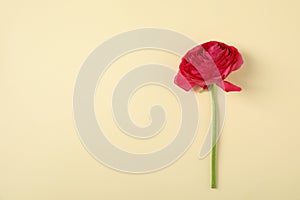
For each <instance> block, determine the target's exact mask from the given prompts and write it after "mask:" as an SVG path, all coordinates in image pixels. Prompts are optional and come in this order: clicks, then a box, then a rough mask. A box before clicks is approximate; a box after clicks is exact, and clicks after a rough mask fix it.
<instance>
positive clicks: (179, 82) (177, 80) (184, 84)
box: [174, 72, 196, 91]
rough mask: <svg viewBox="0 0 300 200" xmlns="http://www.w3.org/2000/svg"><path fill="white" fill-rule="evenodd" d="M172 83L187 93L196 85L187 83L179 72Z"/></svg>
mask: <svg viewBox="0 0 300 200" xmlns="http://www.w3.org/2000/svg"><path fill="white" fill-rule="evenodd" d="M174 83H175V84H176V85H178V86H179V87H181V88H182V89H184V90H185V91H189V90H190V89H192V88H193V87H194V86H195V85H196V84H195V83H192V82H189V81H188V80H187V79H186V78H185V77H184V76H183V75H182V74H181V73H180V72H178V74H177V75H176V76H175V78H174Z"/></svg>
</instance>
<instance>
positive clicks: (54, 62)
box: [0, 0, 300, 200]
mask: <svg viewBox="0 0 300 200" xmlns="http://www.w3.org/2000/svg"><path fill="white" fill-rule="evenodd" d="M0 4H1V7H0V25H1V31H0V71H1V73H0V91H1V101H0V102H1V103H0V111H1V112H0V113H1V114H0V120H1V126H0V132H1V139H0V159H1V164H0V199H1V200H18V199H22V200H40V199H45V200H48V199H49V200H50V199H51V200H52V199H73V200H81V199H108V200H119V199H132V200H138V199H144V200H150V199H151V200H152V199H173V200H182V199H189V200H196V199H208V200H215V199H228V200H229V199H230V200H231V199H245V200H252V199H264V200H265V199H272V200H281V199H290V200H296V199H300V191H299V184H300V172H299V168H300V156H299V154H298V152H299V149H298V148H299V146H300V135H299V132H300V129H299V122H298V118H299V117H298V112H299V102H300V95H299V94H298V92H299V81H298V79H299V73H300V71H299V61H298V60H299V46H300V39H299V38H300V37H299V35H300V24H299V19H300V14H299V9H300V4H299V2H298V1H296V0H287V1H279V0H273V1H271V0H270V1H267V0H251V1H241V0H227V1H217V0H210V1H203V0H186V1H170V0H165V1H158V0H152V1H139V0H123V1H122V0H111V1H91V0H87V1H71V0H62V1H58V0H54V1H38V0H28V1H16V0H11V1H4V0H1V1H0ZM140 27H158V28H168V29H172V30H175V31H178V32H181V33H183V34H185V35H187V36H189V37H191V38H193V39H194V40H195V41H197V42H199V43H202V42H205V41H208V40H219V41H224V42H226V43H229V44H233V45H235V46H237V47H238V48H239V49H240V51H241V52H242V54H243V56H244V59H245V65H244V66H243V68H242V69H241V70H240V71H239V72H236V73H234V74H232V76H230V78H229V80H230V81H232V82H233V83H236V84H237V85H240V86H242V87H243V89H244V90H243V92H241V93H229V94H227V106H226V108H227V114H226V123H225V128H224V132H223V135H222V137H221V140H220V141H219V147H218V153H219V158H218V165H219V168H218V189H217V190H211V189H210V188H209V182H210V174H209V171H210V169H209V166H210V160H209V158H206V159H204V160H199V159H198V153H199V148H200V145H201V143H202V141H203V139H204V135H205V133H206V130H207V128H208V125H209V118H210V105H211V104H210V99H209V94H208V93H202V94H199V95H198V101H199V104H200V108H201V111H200V115H201V124H200V127H199V129H198V132H197V136H196V138H195V141H194V142H193V144H192V145H191V148H190V149H189V150H188V151H187V152H186V153H185V155H184V156H183V157H182V158H180V159H179V160H178V161H177V162H176V163H174V164H173V165H171V166H169V167H168V168H165V169H163V170H160V171H158V172H156V173H150V174H144V175H131V174H126V173H120V172H117V171H114V170H112V169H110V168H107V167H105V166H103V165H101V164H100V163H98V162H97V161H96V160H95V159H93V158H92V157H91V156H90V155H89V153H88V152H87V151H86V150H85V149H84V147H83V146H82V144H81V142H80V140H79V138H78V136H77V133H76V130H75V125H74V122H73V111H72V95H73V88H74V83H75V80H76V76H77V74H78V71H79V69H80V66H81V64H82V62H83V61H84V60H85V59H86V57H87V56H88V55H89V53H90V52H91V51H92V50H93V49H94V48H95V47H96V46H97V45H99V44H100V43H101V42H103V41H105V40H106V39H108V38H110V37H111V36H112V35H115V34H117V33H120V32H123V31H128V30H132V29H136V28H140ZM145 62H158V63H163V64H168V65H170V66H171V67H173V68H174V69H177V65H178V63H179V58H178V57H176V56H174V55H170V54H167V53H164V52H159V51H141V52H136V54H134V53H133V54H130V55H127V56H124V57H123V58H121V59H120V60H119V61H117V62H116V63H114V64H113V65H112V66H111V68H110V70H109V71H107V74H106V76H105V77H103V80H102V83H101V84H102V86H104V87H103V90H104V91H106V92H107V94H110V93H111V88H113V85H114V84H115V83H116V81H117V80H118V78H120V77H121V75H122V73H123V74H124V73H125V72H126V70H129V69H130V68H131V67H133V66H135V65H136V64H140V63H145ZM120 66H126V67H124V69H122V70H123V71H119V70H118V69H120ZM109 79H111V82H110V80H109ZM101 84H100V85H101ZM164 92H165V91H164V90H163V89H162V88H156V87H155V86H149V87H146V88H144V90H142V91H140V92H138V93H137V94H136V95H135V96H134V98H133V99H132V101H131V103H130V105H129V110H130V111H131V113H132V119H133V120H134V121H135V122H136V123H137V124H141V125H145V124H147V123H149V119H148V115H147V112H148V109H149V107H150V106H151V105H152V104H153V103H155V102H157V101H161V102H160V103H161V104H166V111H167V116H168V117H169V118H168V120H171V121H173V122H174V120H175V122H176V120H177V121H179V118H178V114H179V107H178V105H177V103H176V101H175V100H174V97H173V96H172V95H170V94H169V93H168V92H167V91H166V94H165V95H161V98H160V99H157V98H155V97H156V96H157V95H158V94H161V93H164ZM145 95H147V100H146V101H145V102H142V101H143V100H144V97H145ZM96 99H98V100H99V101H96V108H97V109H96V112H97V116H98V120H99V119H100V118H101V115H103V114H104V115H105V116H106V118H105V117H104V118H105V119H103V120H105V121H104V122H105V123H103V124H104V125H103V128H104V129H105V130H107V133H109V134H107V137H109V138H110V139H111V140H112V141H113V142H115V143H116V144H117V145H118V146H120V147H122V148H124V149H127V150H129V151H143V152H149V151H153V150H155V149H158V148H160V147H162V146H163V145H165V144H167V143H168V142H169V141H170V138H172V137H173V136H174V135H175V134H176V131H177V130H178V125H176V124H175V126H171V125H172V124H170V123H168V122H167V124H166V128H165V129H164V130H163V132H162V133H161V135H159V136H157V137H155V138H152V139H150V140H149V141H146V140H143V141H138V140H134V139H132V138H128V137H126V136H124V135H122V134H121V132H120V131H119V130H118V129H117V128H116V127H115V124H113V120H112V119H111V113H110V110H109V109H108V108H107V106H108V105H109V104H108V103H109V98H103V99H101V97H100V96H99V91H97V94H96ZM99 102H101V103H99ZM168 102H171V103H169V104H168ZM133 104H134V106H133ZM100 108H104V109H103V110H105V113H100V112H99V109H100ZM118 131H119V132H118ZM110 133H111V134H110ZM172 134H173V135H172Z"/></svg>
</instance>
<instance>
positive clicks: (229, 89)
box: [217, 81, 242, 92]
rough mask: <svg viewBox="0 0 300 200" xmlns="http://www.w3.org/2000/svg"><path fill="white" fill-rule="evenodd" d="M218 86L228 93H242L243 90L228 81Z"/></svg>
mask: <svg viewBox="0 0 300 200" xmlns="http://www.w3.org/2000/svg"><path fill="white" fill-rule="evenodd" d="M217 85H218V86H220V87H221V88H222V89H223V90H225V91H226V92H240V91H241V90H242V88H240V87H239V86H237V85H234V84H232V83H230V82H228V81H224V82H223V83H217Z"/></svg>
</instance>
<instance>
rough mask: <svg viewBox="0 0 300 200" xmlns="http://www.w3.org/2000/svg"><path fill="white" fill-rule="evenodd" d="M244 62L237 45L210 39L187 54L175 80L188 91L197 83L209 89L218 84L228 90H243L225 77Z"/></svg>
mask: <svg viewBox="0 0 300 200" xmlns="http://www.w3.org/2000/svg"><path fill="white" fill-rule="evenodd" d="M242 64H243V58H242V56H241V54H240V53H239V51H238V50H237V49H236V48H235V47H233V46H229V45H226V44H224V43H222V42H217V41H210V42H207V43H204V44H201V45H198V46H196V47H194V48H192V49H191V50H189V51H188V52H187V53H186V54H185V56H184V57H183V58H182V61H181V63H180V66H179V72H178V74H177V75H176V77H175V80H174V82H175V84H176V85H178V86H179V87H181V88H183V89H184V90H186V91H188V90H190V89H191V88H193V87H194V86H196V85H197V86H200V87H201V88H203V89H207V88H208V86H209V85H212V84H217V85H218V86H219V87H221V88H222V89H223V90H225V91H226V92H230V91H241V88H240V87H238V86H236V85H234V84H232V83H230V82H228V81H224V79H225V78H226V77H227V76H228V75H229V74H230V73H231V72H233V71H235V70H238V69H239V68H240V67H241V66H242Z"/></svg>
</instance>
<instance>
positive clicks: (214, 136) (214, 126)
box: [210, 84, 217, 188]
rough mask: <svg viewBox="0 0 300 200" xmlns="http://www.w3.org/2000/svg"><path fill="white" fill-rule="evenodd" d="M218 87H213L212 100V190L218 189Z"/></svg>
mask: <svg viewBox="0 0 300 200" xmlns="http://www.w3.org/2000/svg"><path fill="white" fill-rule="evenodd" d="M216 87H217V86H216V85H215V84H213V85H211V88H210V90H211V99H212V147H213V149H212V153H211V188H216V187H217V183H216V150H217V144H216V142H217V99H216Z"/></svg>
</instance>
